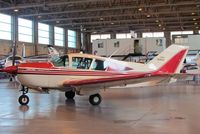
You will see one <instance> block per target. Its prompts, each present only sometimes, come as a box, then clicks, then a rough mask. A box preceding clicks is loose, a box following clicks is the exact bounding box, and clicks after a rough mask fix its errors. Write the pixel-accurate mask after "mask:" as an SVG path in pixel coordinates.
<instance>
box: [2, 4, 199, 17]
mask: <svg viewBox="0 0 200 134" xmlns="http://www.w3.org/2000/svg"><path fill="white" fill-rule="evenodd" d="M198 4H200V2H187V3H186V2H181V3H176V4H154V5H141V6H140V7H142V8H148V7H151V8H153V7H168V6H184V5H188V6H189V5H198ZM129 9H138V5H134V6H132V5H131V6H117V7H102V8H91V9H74V10H68V11H52V12H48V13H36V14H23V15H20V16H21V17H31V16H38V15H40V16H45V15H56V14H67V13H79V12H81V13H83V12H98V11H109V10H129ZM0 11H1V8H0Z"/></svg>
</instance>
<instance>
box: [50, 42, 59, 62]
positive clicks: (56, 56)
mask: <svg viewBox="0 0 200 134" xmlns="http://www.w3.org/2000/svg"><path fill="white" fill-rule="evenodd" d="M48 52H49V55H50V57H51V60H53V61H57V60H59V52H58V51H57V50H56V49H55V48H54V47H53V46H52V45H48Z"/></svg>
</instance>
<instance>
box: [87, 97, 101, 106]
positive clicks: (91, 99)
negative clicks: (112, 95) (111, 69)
mask: <svg viewBox="0 0 200 134" xmlns="http://www.w3.org/2000/svg"><path fill="white" fill-rule="evenodd" d="M89 102H90V104H92V105H99V104H100V103H101V95H100V94H94V95H90V97H89Z"/></svg>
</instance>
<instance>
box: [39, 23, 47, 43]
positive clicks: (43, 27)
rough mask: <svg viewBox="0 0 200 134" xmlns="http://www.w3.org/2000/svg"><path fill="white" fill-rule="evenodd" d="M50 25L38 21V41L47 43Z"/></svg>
mask: <svg viewBox="0 0 200 134" xmlns="http://www.w3.org/2000/svg"><path fill="white" fill-rule="evenodd" d="M49 34H50V27H49V25H47V24H43V23H38V43H41V44H49V43H50V39H49V37H50V36H49Z"/></svg>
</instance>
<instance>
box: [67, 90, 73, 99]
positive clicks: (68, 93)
mask: <svg viewBox="0 0 200 134" xmlns="http://www.w3.org/2000/svg"><path fill="white" fill-rule="evenodd" d="M65 97H66V98H67V99H74V97H75V92H74V91H72V90H71V91H67V92H65Z"/></svg>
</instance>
